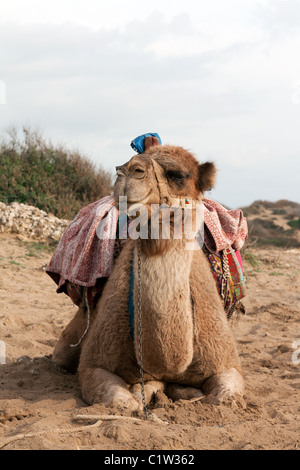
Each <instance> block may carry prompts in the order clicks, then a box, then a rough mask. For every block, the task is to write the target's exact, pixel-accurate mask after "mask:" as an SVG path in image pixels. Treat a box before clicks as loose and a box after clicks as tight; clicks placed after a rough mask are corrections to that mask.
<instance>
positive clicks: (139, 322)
mask: <svg viewBox="0 0 300 470" xmlns="http://www.w3.org/2000/svg"><path fill="white" fill-rule="evenodd" d="M138 330H139V331H138V334H139V366H140V379H141V394H142V402H143V409H144V416H145V419H148V411H147V406H146V397H145V387H144V371H143V355H142V294H141V239H140V238H139V239H138Z"/></svg>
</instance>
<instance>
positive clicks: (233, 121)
mask: <svg viewBox="0 0 300 470" xmlns="http://www.w3.org/2000/svg"><path fill="white" fill-rule="evenodd" d="M24 124H25V125H27V124H30V125H31V126H32V127H33V128H36V127H38V128H39V129H40V130H42V131H43V134H44V136H45V137H46V138H49V139H50V140H51V141H52V142H53V143H64V144H66V145H67V146H68V147H69V148H71V149H72V148H74V149H79V150H80V151H81V152H82V153H83V154H84V155H86V156H87V157H89V158H90V159H91V160H93V161H94V162H96V163H100V164H101V165H102V166H103V167H104V168H105V169H107V170H110V171H112V172H114V167H115V166H116V165H120V164H122V163H125V162H126V161H127V160H128V159H129V158H130V157H131V156H132V155H133V154H134V152H133V151H132V150H131V148H130V141H131V140H132V139H133V138H134V137H136V136H138V135H140V134H142V133H145V132H158V133H159V134H160V136H161V138H162V141H163V143H168V144H174V145H181V146H183V147H185V148H187V149H189V150H191V151H192V152H193V153H195V154H196V156H197V157H198V159H199V160H200V161H201V162H204V161H206V160H211V161H214V162H215V163H216V166H217V167H218V169H219V172H218V180H217V185H216V188H215V189H214V190H213V191H212V192H211V193H209V194H207V196H208V197H212V198H214V199H216V200H218V201H220V202H221V203H223V204H225V205H227V206H229V207H231V208H237V207H241V206H244V205H248V204H250V203H252V202H253V201H254V200H257V199H266V200H270V201H276V200H278V199H283V198H284V199H290V200H294V201H297V202H300V1H299V0H242V1H241V0H226V1H224V0H210V1H209V2H208V1H207V0H205V1H204V0H184V1H183V0H182V1H178V0H159V1H158V0H152V1H151V2H142V1H141V0H126V1H124V0H109V1H107V0H105V1H104V0H85V1H78V0H59V1H58V0H51V1H50V0H43V1H41V0H0V137H3V136H4V133H5V130H6V129H7V127H9V126H11V125H19V126H22V125H24Z"/></svg>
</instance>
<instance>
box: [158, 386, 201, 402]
mask: <svg viewBox="0 0 300 470" xmlns="http://www.w3.org/2000/svg"><path fill="white" fill-rule="evenodd" d="M167 395H168V397H169V398H171V400H173V401H177V400H192V399H193V398H201V397H204V394H203V392H202V390H200V389H199V388H195V387H188V386H186V385H179V384H168V386H167Z"/></svg>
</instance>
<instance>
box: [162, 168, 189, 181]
mask: <svg viewBox="0 0 300 470" xmlns="http://www.w3.org/2000/svg"><path fill="white" fill-rule="evenodd" d="M166 176H167V178H168V180H170V181H174V183H179V184H180V183H183V182H184V180H185V178H188V177H189V173H185V172H182V171H179V170H168V171H167V172H166Z"/></svg>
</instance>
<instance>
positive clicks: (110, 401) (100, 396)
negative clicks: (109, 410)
mask: <svg viewBox="0 0 300 470" xmlns="http://www.w3.org/2000/svg"><path fill="white" fill-rule="evenodd" d="M79 380H80V385H81V393H82V397H83V400H84V401H85V402H86V403H88V404H89V405H93V404H94V403H103V404H104V405H106V406H109V407H114V408H122V409H130V410H132V411H133V410H140V409H142V404H141V402H139V401H138V400H137V399H136V398H134V397H133V395H132V394H131V393H130V391H129V389H128V388H129V386H128V385H127V383H126V382H125V381H124V380H123V379H122V378H121V377H119V376H118V375H116V374H113V373H111V372H109V371H107V370H104V369H101V368H95V369H92V368H79Z"/></svg>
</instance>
